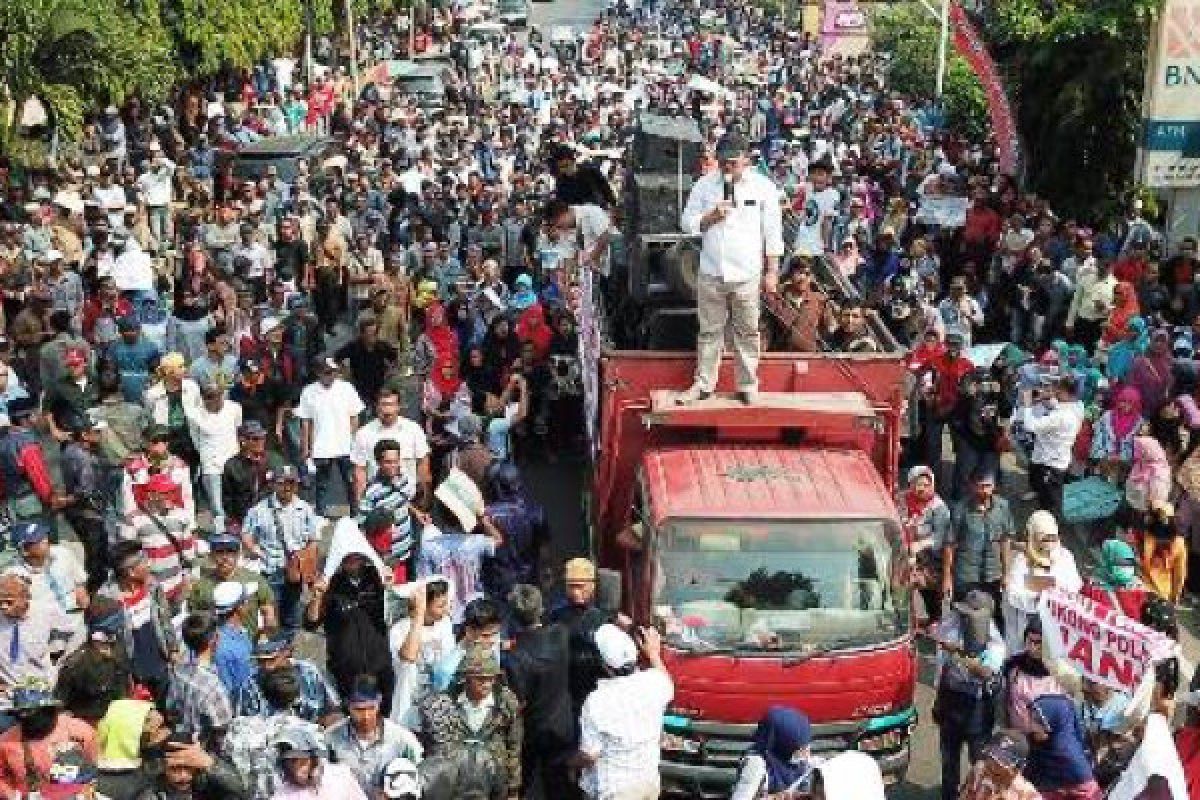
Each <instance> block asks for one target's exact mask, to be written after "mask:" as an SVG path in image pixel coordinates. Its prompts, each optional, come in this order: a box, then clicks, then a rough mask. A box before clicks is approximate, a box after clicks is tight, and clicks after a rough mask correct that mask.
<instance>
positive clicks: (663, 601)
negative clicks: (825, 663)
mask: <svg viewBox="0 0 1200 800" xmlns="http://www.w3.org/2000/svg"><path fill="white" fill-rule="evenodd" d="M902 557H903V547H902V546H901V545H900V544H899V541H898V538H897V535H896V531H895V525H894V524H893V523H890V522H887V521H885V520H844V519H843V520H804V521H794V522H788V521H780V522H774V521H770V522H766V521H763V522H736V521H699V520H685V521H671V522H668V523H667V524H666V525H665V526H664V528H663V530H662V535H661V536H660V538H659V546H658V556H657V562H658V563H657V571H658V576H657V580H656V586H655V589H656V591H655V596H656V599H655V614H656V615H657V616H660V617H662V618H663V620H664V622H665V625H666V631H667V637H666V638H667V643H668V644H670V645H672V646H674V647H677V648H679V649H682V650H691V651H695V652H704V651H712V650H737V651H742V650H746V651H771V652H776V651H791V652H799V653H801V654H804V653H811V654H816V653H819V652H827V651H830V650H836V649H839V648H850V647H864V646H870V645H873V644H880V643H883V642H887V641H891V640H893V639H895V638H897V637H898V636H901V635H903V634H904V633H906V632H907V630H908V625H909V605H908V593H907V590H906V589H905V587H904V582H903V578H904V575H903V558H902Z"/></svg>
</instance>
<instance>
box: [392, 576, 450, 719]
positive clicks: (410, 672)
mask: <svg viewBox="0 0 1200 800" xmlns="http://www.w3.org/2000/svg"><path fill="white" fill-rule="evenodd" d="M422 591H423V590H422ZM411 627H412V620H411V619H409V618H407V617H405V618H404V619H401V620H398V621H397V622H396V624H395V625H393V626H392V628H391V630H390V631H388V647H389V648H390V649H391V651H392V668H393V669H394V670H395V673H396V690H395V692H394V693H393V695H392V713H391V716H390V717H389V719H391V720H392V721H393V722H398V723H400V724H401V725H404V726H405V727H407V728H409V729H410V730H416V729H417V727H418V726H419V725H420V723H421V720H420V717H419V715H418V714H417V705H418V704H419V703H420V702H421V700H422V699H424V697H425V695H427V694H428V693H429V692H430V691H432V689H433V668H434V667H435V666H437V665H438V664H440V663H441V662H442V660H443V659H445V658H446V657H447V656H449V655H450V654H451V653H453V652H454V649H455V647H457V644H456V643H455V641H454V622H453V621H452V620H451V619H450V617H449V615H447V616H445V617H442V618H441V619H440V620H438V621H437V622H435V623H433V624H432V625H423V626H422V627H421V648H420V650H418V651H417V660H416V661H415V662H414V663H411V664H410V663H409V662H407V661H404V660H402V659H401V658H400V649H401V648H402V647H404V642H405V640H406V639H408V631H409V629H410V628H411Z"/></svg>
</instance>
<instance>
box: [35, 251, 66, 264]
mask: <svg viewBox="0 0 1200 800" xmlns="http://www.w3.org/2000/svg"><path fill="white" fill-rule="evenodd" d="M40 260H41V261H42V263H44V264H53V263H54V262H55V261H62V260H63V254H62V251H61V250H55V249H54V248H50V249H49V250H47V251H46V252H44V253H42V257H41V259H40Z"/></svg>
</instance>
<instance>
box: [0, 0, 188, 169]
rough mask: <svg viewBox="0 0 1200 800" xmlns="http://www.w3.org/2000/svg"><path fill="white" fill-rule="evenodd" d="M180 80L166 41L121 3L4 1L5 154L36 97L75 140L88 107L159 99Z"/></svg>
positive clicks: (1, 133) (0, 88) (0, 131)
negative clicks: (130, 98) (140, 96)
mask: <svg viewBox="0 0 1200 800" xmlns="http://www.w3.org/2000/svg"><path fill="white" fill-rule="evenodd" d="M175 76H176V73H175V68H174V62H173V59H172V57H171V54H170V51H169V48H168V46H167V43H166V40H165V39H164V38H163V37H161V36H160V35H159V34H158V32H157V31H156V30H155V27H154V26H153V25H150V26H147V25H146V24H144V23H143V22H142V21H141V20H139V19H138V18H137V17H136V16H135V15H133V14H131V13H130V12H129V11H128V10H127V9H126V8H124V7H122V6H120V5H118V4H117V2H116V0H0V92H2V93H3V96H4V99H5V100H6V101H7V104H8V106H9V110H10V113H9V114H5V115H3V119H0V150H3V149H6V145H7V144H8V142H9V140H10V139H11V137H12V133H13V130H14V127H15V124H16V119H15V115H16V114H19V113H20V109H21V108H22V107H23V106H24V105H25V103H26V101H27V100H28V99H29V98H31V97H36V98H38V99H39V100H41V101H42V103H43V105H44V106H46V107H47V110H48V111H49V113H50V116H51V119H52V122H53V124H54V126H55V127H56V128H57V129H58V131H59V132H60V133H61V134H63V135H65V136H68V137H73V136H75V135H77V134H78V132H79V129H80V127H81V124H82V120H83V114H84V112H85V110H89V109H90V107H92V106H94V105H96V104H105V103H118V102H120V101H122V100H123V99H124V98H125V97H126V96H127V95H129V94H131V93H133V92H142V93H145V94H150V95H158V94H161V93H163V92H165V91H166V89H167V88H168V87H169V86H170V85H171V83H172V81H173V80H174V79H175Z"/></svg>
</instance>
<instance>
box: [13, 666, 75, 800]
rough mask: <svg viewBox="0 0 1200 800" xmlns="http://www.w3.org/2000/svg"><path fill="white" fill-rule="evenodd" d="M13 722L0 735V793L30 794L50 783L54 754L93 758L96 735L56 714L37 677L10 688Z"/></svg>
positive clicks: (45, 687) (46, 688)
mask: <svg viewBox="0 0 1200 800" xmlns="http://www.w3.org/2000/svg"><path fill="white" fill-rule="evenodd" d="M12 704H13V715H14V716H16V718H17V725H16V726H15V727H13V728H10V729H8V730H7V731H5V732H4V733H3V734H2V735H0V796H4V797H14V796H15V797H31V796H35V795H34V793H35V792H38V791H39V790H40V789H41V787H42V786H43V785H44V784H46V783H49V782H50V767H51V765H52V764H53V763H54V755H55V753H58V752H60V751H63V750H72V749H74V750H79V751H80V752H82V754H83V756H84V757H85V758H86V759H87V760H88V761H92V762H94V761H95V760H96V734H95V731H93V730H92V728H91V726H90V725H88V724H87V723H86V722H83V721H82V720H77V719H75V718H74V717H72V716H71V715H70V714H60V713H59V709H58V701H57V700H55V699H54V694H53V693H52V692H51V691H50V686H49V685H48V684H47V683H46V682H45V681H42V680H39V679H37V678H33V679H29V680H27V681H25V682H21V683H18V684H17V685H16V686H14V687H13V688H12Z"/></svg>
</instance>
